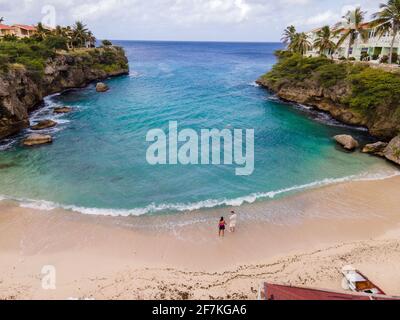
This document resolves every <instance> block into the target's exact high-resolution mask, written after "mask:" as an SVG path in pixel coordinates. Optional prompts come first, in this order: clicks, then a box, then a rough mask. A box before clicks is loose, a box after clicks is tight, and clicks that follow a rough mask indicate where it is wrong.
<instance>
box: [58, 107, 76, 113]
mask: <svg viewBox="0 0 400 320" xmlns="http://www.w3.org/2000/svg"><path fill="white" fill-rule="evenodd" d="M53 112H54V113H56V114H60V113H70V112H72V108H70V107H57V108H54V109H53Z"/></svg>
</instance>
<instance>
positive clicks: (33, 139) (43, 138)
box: [22, 133, 53, 147]
mask: <svg viewBox="0 0 400 320" xmlns="http://www.w3.org/2000/svg"><path fill="white" fill-rule="evenodd" d="M51 142H53V138H52V137H51V136H49V135H43V134H36V133H34V134H31V135H29V136H28V137H27V138H26V139H25V140H24V141H23V142H22V144H23V145H24V146H27V147H31V146H37V145H41V144H48V143H51Z"/></svg>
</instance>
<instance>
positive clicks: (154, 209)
mask: <svg viewBox="0 0 400 320" xmlns="http://www.w3.org/2000/svg"><path fill="white" fill-rule="evenodd" d="M395 176H400V171H391V172H378V173H364V174H359V175H352V176H348V177H343V178H336V179H323V180H320V181H315V182H311V183H307V184H303V185H295V186H292V187H288V188H284V189H279V190H275V191H268V192H260V193H253V194H250V195H248V196H243V197H238V198H234V199H208V200H204V201H198V202H192V203H176V204H150V205H148V206H146V207H143V208H134V209H106V208H86V207H80V206H74V205H62V204H58V203H55V202H51V201H45V200H32V199H18V198H13V197H7V196H2V195H0V201H2V200H13V201H17V202H18V203H19V206H20V207H22V208H31V209H37V210H42V211H52V210H54V209H64V210H68V211H72V212H76V213H81V214H87V215H101V216H124V217H127V216H141V215H145V214H152V213H161V212H183V211H195V210H200V209H210V208H215V207H223V206H232V207H238V206H241V205H243V204H246V203H247V204H251V203H254V202H256V201H258V200H262V199H274V198H276V197H277V196H282V195H285V194H291V193H295V192H298V191H304V190H307V189H315V188H318V187H323V186H328V185H332V184H338V183H343V182H349V181H374V180H385V179H389V178H393V177H395Z"/></svg>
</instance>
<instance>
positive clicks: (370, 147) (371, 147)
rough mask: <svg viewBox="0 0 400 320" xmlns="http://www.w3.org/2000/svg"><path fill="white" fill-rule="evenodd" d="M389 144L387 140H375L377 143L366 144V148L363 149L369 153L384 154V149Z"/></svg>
mask: <svg viewBox="0 0 400 320" xmlns="http://www.w3.org/2000/svg"><path fill="white" fill-rule="evenodd" d="M387 146H388V144H387V143H386V142H382V141H379V142H375V143H371V144H367V145H365V146H364V148H363V149H362V152H363V153H369V154H375V155H377V156H381V157H383V156H384V153H383V152H384V150H385V149H386V147H387Z"/></svg>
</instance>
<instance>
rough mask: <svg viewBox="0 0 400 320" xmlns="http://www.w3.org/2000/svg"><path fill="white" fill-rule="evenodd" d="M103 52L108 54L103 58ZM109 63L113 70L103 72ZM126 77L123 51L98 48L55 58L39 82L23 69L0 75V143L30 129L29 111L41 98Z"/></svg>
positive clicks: (14, 68) (12, 69)
mask: <svg viewBox="0 0 400 320" xmlns="http://www.w3.org/2000/svg"><path fill="white" fill-rule="evenodd" d="M105 50H108V53H107V54H105ZM110 59H112V60H115V61H112V62H116V64H114V63H113V65H114V66H117V67H115V68H114V69H113V70H111V71H105V70H108V69H107V68H102V66H105V65H106V64H107V63H110ZM127 73H129V67H128V60H127V58H126V56H125V52H124V51H123V50H122V49H119V48H114V47H109V48H107V49H104V48H97V49H93V50H92V51H90V53H89V54H88V52H85V53H83V54H81V55H79V54H76V52H75V53H74V54H69V53H64V54H57V55H56V56H55V57H54V58H52V59H49V60H48V61H47V63H46V67H45V70H44V75H43V76H42V77H41V78H40V79H38V78H37V77H35V75H32V74H30V73H29V72H28V71H27V70H26V69H25V68H24V67H22V66H12V67H11V68H10V70H9V71H8V72H6V73H3V74H1V75H0V139H2V138H5V137H7V136H10V135H13V134H16V133H18V132H19V131H21V130H22V129H24V128H27V127H29V111H31V110H32V109H34V108H35V107H37V106H38V105H39V104H40V103H41V102H42V101H43V97H45V96H47V95H50V94H54V93H57V92H61V91H63V90H66V89H71V88H81V87H84V86H86V85H88V84H89V83H90V82H92V81H95V80H101V79H106V78H108V77H110V76H119V75H123V74H127Z"/></svg>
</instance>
